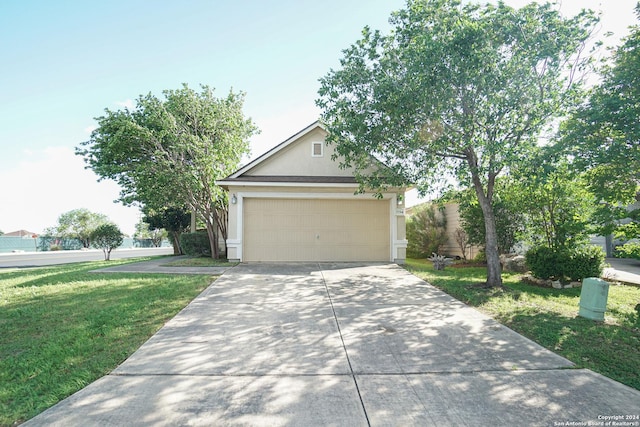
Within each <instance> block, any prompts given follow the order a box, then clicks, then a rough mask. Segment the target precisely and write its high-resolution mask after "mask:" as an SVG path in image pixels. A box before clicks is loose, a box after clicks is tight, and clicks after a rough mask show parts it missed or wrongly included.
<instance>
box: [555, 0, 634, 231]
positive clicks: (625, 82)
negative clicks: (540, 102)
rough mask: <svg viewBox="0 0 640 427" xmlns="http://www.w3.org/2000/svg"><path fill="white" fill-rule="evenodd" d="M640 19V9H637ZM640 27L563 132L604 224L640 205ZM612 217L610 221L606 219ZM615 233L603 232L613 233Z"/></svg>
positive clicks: (625, 41) (616, 52)
mask: <svg viewBox="0 0 640 427" xmlns="http://www.w3.org/2000/svg"><path fill="white" fill-rule="evenodd" d="M636 14H637V15H638V18H639V19H640V3H639V4H638V5H637V6H636ZM639 70H640V25H635V26H633V27H631V32H630V34H629V36H628V37H626V38H625V39H623V42H622V45H621V46H619V47H618V48H617V49H615V50H614V51H613V55H612V57H611V61H610V62H609V63H606V64H605V65H604V66H603V68H602V69H601V75H602V81H601V82H600V84H598V85H596V86H595V87H594V88H593V89H592V90H591V92H590V94H589V98H588V100H587V102H585V103H583V104H581V105H580V106H578V108H577V109H575V111H574V112H573V114H572V115H571V117H570V118H569V119H568V120H566V121H565V122H564V123H563V124H562V126H561V129H560V130H561V132H560V136H561V140H560V144H559V146H560V147H561V148H562V149H563V150H564V151H565V153H567V154H569V155H570V156H571V158H572V161H573V165H574V166H575V167H577V168H578V169H579V170H586V171H587V174H588V178H589V180H588V182H589V189H590V190H591V191H592V192H593V193H594V194H595V195H596V197H597V198H598V200H599V201H601V202H604V204H606V205H607V207H608V209H606V210H604V211H603V212H602V213H603V215H601V217H602V220H601V222H603V223H607V222H608V223H610V224H614V221H615V220H616V219H619V218H620V217H625V216H627V215H628V212H626V211H625V209H621V208H620V204H622V205H625V204H630V203H633V202H635V201H636V197H637V195H638V190H639V185H640V71H639ZM606 214H608V215H606ZM611 231H612V228H611V227H609V229H606V228H605V230H604V232H605V233H608V232H611Z"/></svg>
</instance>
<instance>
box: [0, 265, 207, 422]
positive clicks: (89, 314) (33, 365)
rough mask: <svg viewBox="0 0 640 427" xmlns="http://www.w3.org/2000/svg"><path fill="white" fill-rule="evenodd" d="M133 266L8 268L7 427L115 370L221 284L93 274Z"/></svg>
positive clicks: (4, 312)
mask: <svg viewBox="0 0 640 427" xmlns="http://www.w3.org/2000/svg"><path fill="white" fill-rule="evenodd" d="M132 261H140V259H137V260H119V261H110V262H105V261H98V262H86V263H78V264H67V265H62V266H54V267H43V268H30V269H11V270H1V269H0V426H10V425H14V423H20V422H23V421H25V420H27V419H29V418H31V417H33V416H35V415H37V414H38V413H40V412H42V411H43V410H44V409H46V408H48V407H50V406H52V405H54V404H55V403H57V402H58V401H60V400H61V399H64V398H65V397H67V396H69V395H71V394H72V393H74V392H76V391H78V390H80V389H81V388H83V387H84V386H86V385H87V384H89V383H91V382H93V381H95V380H96V379H98V378H100V377H101V376H103V375H105V374H107V373H109V372H110V371H111V370H113V369H114V368H115V367H116V366H118V364H120V363H122V362H123V361H124V360H125V359H126V358H127V357H128V356H129V355H131V354H132V353H133V352H134V351H135V350H136V349H137V348H138V347H140V345H142V343H144V342H145V341H146V340H147V339H148V338H149V337H150V336H151V335H153V334H154V333H155V332H156V331H157V330H158V329H160V327H162V325H164V323H165V322H166V321H167V320H169V319H171V318H172V317H173V316H175V315H176V313H178V311H180V310H181V309H182V308H183V307H184V306H186V305H187V304H188V303H189V302H190V301H191V300H192V299H193V298H194V297H195V296H196V295H198V294H199V293H200V292H201V291H202V290H204V289H205V288H206V287H207V286H208V285H209V284H210V283H211V282H212V281H213V277H212V276H194V275H188V276H186V275H185V276H182V275H165V274H128V273H116V274H114V273H90V272H89V271H91V270H95V269H97V268H101V267H106V266H114V265H118V264H123V263H128V262H132Z"/></svg>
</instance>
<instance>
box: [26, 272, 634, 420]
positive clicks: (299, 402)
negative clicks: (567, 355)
mask: <svg viewBox="0 0 640 427" xmlns="http://www.w3.org/2000/svg"><path fill="white" fill-rule="evenodd" d="M572 367H573V364H572V363H571V362H569V361H568V360H566V359H564V358H562V357H560V356H558V355H556V354H554V353H552V352H550V351H548V350H546V349H544V348H543V347H541V346H539V345H537V344H535V343H534V342H532V341H530V340H528V339H526V338H524V337H522V336H521V335H519V334H516V333H515V332H513V331H511V330H510V329H508V328H506V327H504V326H502V325H500V324H499V323H497V322H496V321H494V320H492V319H490V318H489V317H487V316H485V315H483V314H482V313H480V312H478V311H476V310H475V309H472V308H470V307H468V306H466V305H464V304H462V303H461V302H459V301H457V300H455V299H453V298H452V297H450V296H448V295H446V294H444V293H443V292H441V291H439V290H437V289H436V288H434V287H432V286H430V285H428V284H427V283H425V282H424V281H422V280H420V279H418V278H417V277H415V276H413V275H411V274H410V273H408V272H407V271H405V270H404V269H402V268H400V267H398V266H396V265H392V264H376V265H360V264H328V263H327V264H285V265H275V264H241V265H239V266H237V267H234V268H232V269H229V270H227V271H226V272H225V274H223V275H222V276H221V277H220V278H219V279H218V280H217V281H216V282H214V283H213V284H212V285H211V286H210V287H209V288H207V290H205V291H204V292H203V293H202V294H201V295H200V296H199V297H197V298H196V299H195V300H194V301H193V302H192V303H191V304H189V305H188V306H187V307H186V308H185V309H184V310H183V311H182V312H180V313H179V314H178V315H177V316H176V317H175V318H173V319H172V320H171V321H169V322H168V323H167V324H166V325H165V326H164V327H163V328H162V329H161V330H160V331H159V332H158V333H157V334H156V335H154V336H153V337H152V338H151V339H149V341H148V342H147V343H145V344H144V345H143V346H142V347H141V348H140V349H139V350H138V351H137V352H136V353H134V354H133V355H132V356H131V357H130V358H129V359H128V360H126V361H125V362H124V363H123V364H122V365H121V366H119V367H118V368H117V369H115V370H114V371H113V372H112V373H111V374H109V375H107V376H105V377H103V378H102V379H100V380H98V381H96V382H95V383H93V384H91V385H89V386H88V387H86V388H85V389H83V390H81V391H79V392H78V393H76V394H74V395H73V396H71V397H70V398H68V399H66V400H64V401H62V402H60V403H59V404H58V405H56V406H54V407H52V408H50V409H49V410H47V411H45V412H43V413H42V414H40V415H39V416H37V417H35V418H34V419H32V420H31V421H29V422H28V423H27V424H26V425H47V426H49V425H60V426H62V425H79V424H83V425H103V424H107V425H185V424H189V425H287V426H291V425H300V426H314V425H322V426H325V425H349V426H358V425H402V426H405V425H417V426H418V425H419V426H424V425H493V426H499V425H509V426H512V425H554V423H560V422H568V421H570V422H576V423H585V425H586V423H588V422H598V421H599V420H600V418H598V417H599V416H608V415H619V414H639V413H640V392H638V391H636V390H634V389H631V388H629V387H627V386H624V385H622V384H620V383H617V382H615V381H612V380H610V379H608V378H605V377H603V376H601V375H598V374H595V373H593V372H591V371H589V370H585V369H573V368H572Z"/></svg>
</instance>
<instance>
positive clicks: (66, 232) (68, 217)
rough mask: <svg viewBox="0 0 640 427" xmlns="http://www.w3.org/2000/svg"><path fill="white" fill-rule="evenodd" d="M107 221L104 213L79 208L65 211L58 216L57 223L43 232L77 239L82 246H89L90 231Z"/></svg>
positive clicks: (53, 235)
mask: <svg viewBox="0 0 640 427" xmlns="http://www.w3.org/2000/svg"><path fill="white" fill-rule="evenodd" d="M107 222H109V218H107V216H106V215H104V214H100V213H95V212H91V211H90V210H89V209H85V208H81V209H74V210H71V211H69V212H65V213H63V214H62V215H60V216H59V217H58V224H57V225H56V226H54V227H50V228H48V229H47V230H45V234H46V235H49V236H52V237H58V238H63V239H77V240H79V241H80V243H82V247H84V248H89V247H90V246H91V233H93V231H94V230H95V229H96V228H98V227H99V226H101V225H102V224H105V223H107Z"/></svg>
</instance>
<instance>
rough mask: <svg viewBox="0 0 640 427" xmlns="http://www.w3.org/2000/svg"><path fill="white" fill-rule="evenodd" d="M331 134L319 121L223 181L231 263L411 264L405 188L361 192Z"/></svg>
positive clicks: (228, 256)
mask: <svg viewBox="0 0 640 427" xmlns="http://www.w3.org/2000/svg"><path fill="white" fill-rule="evenodd" d="M326 136H327V132H326V130H325V129H324V128H323V126H322V125H321V124H320V123H318V122H316V123H314V124H312V125H310V126H308V127H306V128H304V129H303V130H301V131H300V132H298V133H297V134H295V135H293V136H292V137H290V138H289V139H287V140H286V141H284V142H282V143H281V144H279V145H277V146H276V147H274V148H273V149H271V150H270V151H268V152H267V153H265V154H263V155H262V156H260V157H259V158H257V159H256V160H254V161H252V162H251V163H249V164H247V165H246V166H244V167H242V168H240V169H239V170H238V171H236V172H235V173H233V174H231V175H230V176H229V177H227V178H225V179H223V180H221V181H218V182H217V184H219V185H221V186H222V187H223V188H225V189H226V190H228V191H229V200H230V203H229V233H228V239H227V249H228V253H227V258H228V259H229V260H236V261H242V262H255V261H257V262H261V261H264V262H275V261H278V262H287V261H323V262H324V261H384V262H398V263H403V262H404V260H405V257H406V247H407V241H406V239H405V218H404V206H403V204H402V203H403V200H404V197H403V196H404V188H402V189H391V190H389V191H388V192H385V193H384V194H383V195H382V198H381V199H377V198H375V197H373V195H372V194H371V193H366V194H355V192H356V191H357V189H358V183H357V182H356V180H355V178H354V176H353V171H351V170H346V169H341V168H339V167H338V163H337V162H335V161H333V160H332V159H331V156H332V155H333V153H334V151H333V147H332V146H331V145H327V144H326V143H325V137H326Z"/></svg>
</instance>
